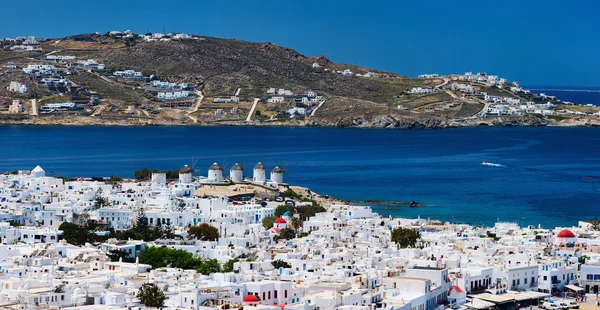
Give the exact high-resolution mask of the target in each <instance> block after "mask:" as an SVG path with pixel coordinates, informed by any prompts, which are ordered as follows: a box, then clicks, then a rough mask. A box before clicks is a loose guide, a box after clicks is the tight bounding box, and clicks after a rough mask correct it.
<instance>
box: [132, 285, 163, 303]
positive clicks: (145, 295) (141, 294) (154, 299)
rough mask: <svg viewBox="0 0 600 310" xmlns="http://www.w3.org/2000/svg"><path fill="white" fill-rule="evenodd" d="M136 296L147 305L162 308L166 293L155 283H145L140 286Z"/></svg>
mask: <svg viewBox="0 0 600 310" xmlns="http://www.w3.org/2000/svg"><path fill="white" fill-rule="evenodd" d="M136 297H137V298H138V299H139V300H140V302H141V303H142V304H143V305H144V306H146V307H154V308H160V307H162V306H164V304H165V299H166V297H165V293H164V292H163V290H161V289H160V287H158V286H157V285H155V284H153V283H144V284H142V286H140V289H139V290H138V292H137V295H136Z"/></svg>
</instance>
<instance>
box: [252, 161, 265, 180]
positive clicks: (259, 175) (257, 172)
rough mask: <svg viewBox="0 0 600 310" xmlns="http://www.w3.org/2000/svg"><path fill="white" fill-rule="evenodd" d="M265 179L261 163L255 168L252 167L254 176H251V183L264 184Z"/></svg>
mask: <svg viewBox="0 0 600 310" xmlns="http://www.w3.org/2000/svg"><path fill="white" fill-rule="evenodd" d="M265 179H266V176H265V166H263V164H262V163H261V162H258V164H256V166H254V174H253V176H252V181H253V182H264V181H265Z"/></svg>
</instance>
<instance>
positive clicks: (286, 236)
mask: <svg viewBox="0 0 600 310" xmlns="http://www.w3.org/2000/svg"><path fill="white" fill-rule="evenodd" d="M294 237H296V231H295V230H293V229H291V228H284V229H282V230H280V231H279V233H278V234H277V235H276V236H275V237H274V238H273V240H274V241H275V242H277V241H279V240H281V239H283V240H290V239H294Z"/></svg>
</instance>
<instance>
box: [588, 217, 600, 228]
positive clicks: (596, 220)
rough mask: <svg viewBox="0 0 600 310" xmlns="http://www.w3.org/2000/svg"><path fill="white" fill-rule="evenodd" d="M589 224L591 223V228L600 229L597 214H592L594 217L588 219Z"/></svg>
mask: <svg viewBox="0 0 600 310" xmlns="http://www.w3.org/2000/svg"><path fill="white" fill-rule="evenodd" d="M590 224H591V225H592V229H593V230H600V220H598V217H597V216H594V218H593V219H592V220H591V221H590Z"/></svg>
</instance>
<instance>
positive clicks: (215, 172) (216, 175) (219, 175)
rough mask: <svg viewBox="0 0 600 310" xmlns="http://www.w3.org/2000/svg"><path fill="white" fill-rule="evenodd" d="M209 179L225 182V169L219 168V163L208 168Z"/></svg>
mask: <svg viewBox="0 0 600 310" xmlns="http://www.w3.org/2000/svg"><path fill="white" fill-rule="evenodd" d="M208 179H209V180H211V181H213V182H222V181H223V168H221V166H219V165H218V164H217V163H214V164H212V165H211V166H210V167H208Z"/></svg>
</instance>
